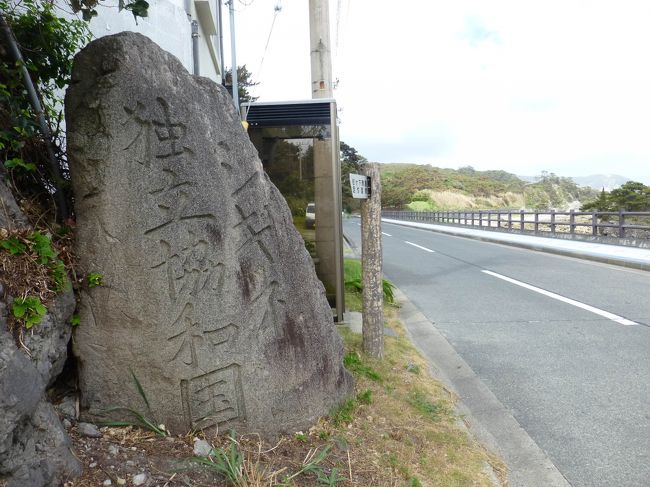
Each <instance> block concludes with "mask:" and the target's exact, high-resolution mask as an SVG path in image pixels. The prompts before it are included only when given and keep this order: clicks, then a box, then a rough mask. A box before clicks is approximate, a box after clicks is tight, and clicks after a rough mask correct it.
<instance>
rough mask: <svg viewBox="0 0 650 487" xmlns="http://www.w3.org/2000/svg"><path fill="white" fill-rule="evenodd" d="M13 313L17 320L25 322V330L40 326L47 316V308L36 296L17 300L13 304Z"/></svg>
mask: <svg viewBox="0 0 650 487" xmlns="http://www.w3.org/2000/svg"><path fill="white" fill-rule="evenodd" d="M11 311H12V313H13V315H14V316H15V317H16V318H19V319H23V320H24V322H25V328H27V329H30V328H31V327H32V326H34V325H38V324H39V323H40V322H41V321H43V318H44V317H45V315H46V314H47V308H46V307H45V306H44V305H43V303H41V300H40V299H38V297H36V296H28V297H26V298H16V299H15V300H14V302H13V304H12V307H11Z"/></svg>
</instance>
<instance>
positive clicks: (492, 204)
mask: <svg viewBox="0 0 650 487" xmlns="http://www.w3.org/2000/svg"><path fill="white" fill-rule="evenodd" d="M379 170H380V174H381V181H382V204H383V205H384V207H387V208H411V209H414V210H462V209H469V208H477V209H489V208H538V209H549V208H556V209H568V208H579V207H580V205H581V204H584V203H586V202H589V201H592V200H595V199H596V197H597V196H598V191H596V190H594V189H591V188H589V187H579V186H578V185H577V184H576V183H575V182H574V181H573V180H572V179H571V178H564V177H559V176H556V175H555V174H553V173H547V172H544V173H543V174H542V175H541V176H539V177H536V178H531V179H532V180H533V182H529V181H524V180H522V178H521V177H518V176H516V175H514V174H511V173H508V172H506V171H477V170H475V169H474V168H472V167H471V166H466V167H461V168H460V169H447V168H439V167H433V166H431V165H417V164H380V165H379ZM527 179H528V178H527Z"/></svg>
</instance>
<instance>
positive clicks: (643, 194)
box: [582, 181, 650, 211]
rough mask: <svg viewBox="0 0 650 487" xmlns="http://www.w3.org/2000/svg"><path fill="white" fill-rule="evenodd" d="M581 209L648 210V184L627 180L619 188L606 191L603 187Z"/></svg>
mask: <svg viewBox="0 0 650 487" xmlns="http://www.w3.org/2000/svg"><path fill="white" fill-rule="evenodd" d="M582 210H583V211H591V210H595V211H619V210H625V211H650V186H646V185H645V184H643V183H639V182H636V181H628V182H626V183H625V184H623V185H622V186H621V187H620V188H616V189H613V190H612V191H611V192H607V191H605V190H604V189H603V190H602V191H601V192H600V193H599V194H598V198H597V199H596V200H594V201H592V202H590V203H587V204H585V205H583V206H582Z"/></svg>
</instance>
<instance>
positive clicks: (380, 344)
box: [350, 163, 384, 359]
mask: <svg viewBox="0 0 650 487" xmlns="http://www.w3.org/2000/svg"><path fill="white" fill-rule="evenodd" d="M364 172H365V173H366V174H365V175H359V174H350V186H351V187H352V197H353V198H358V199H364V200H366V201H362V202H361V273H362V282H363V293H362V299H363V305H362V306H363V308H362V309H363V326H362V333H363V351H364V352H365V353H367V354H369V355H371V356H372V357H375V358H379V359H381V358H383V356H384V300H383V298H384V296H383V285H382V258H381V182H380V179H379V168H378V166H377V164H373V163H370V164H367V165H366V166H365V171H364ZM373 185H374V188H373Z"/></svg>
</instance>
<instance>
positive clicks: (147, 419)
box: [99, 371, 169, 437]
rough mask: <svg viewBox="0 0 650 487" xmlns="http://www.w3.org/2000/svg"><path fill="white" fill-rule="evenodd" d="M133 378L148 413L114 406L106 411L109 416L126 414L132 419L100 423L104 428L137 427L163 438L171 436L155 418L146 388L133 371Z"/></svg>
mask: <svg viewBox="0 0 650 487" xmlns="http://www.w3.org/2000/svg"><path fill="white" fill-rule="evenodd" d="M131 378H132V379H133V385H134V386H135V390H136V391H137V393H138V395H139V396H140V398H141V399H142V401H143V402H144V405H145V408H146V412H144V413H143V412H141V411H138V410H136V409H133V408H129V407H125V406H113V407H110V408H108V409H106V410H105V411H104V412H105V413H107V414H110V413H114V412H121V415H123V414H124V413H126V414H127V415H129V416H130V417H131V419H128V420H120V421H101V422H99V423H100V424H102V425H103V426H137V427H139V428H143V429H145V430H148V431H151V432H152V433H155V434H156V435H158V436H162V437H164V436H169V432H168V431H167V428H165V425H164V424H160V423H159V422H158V421H156V420H155V418H154V417H153V413H152V411H151V406H150V405H149V400H148V399H147V395H146V394H145V391H144V388H143V387H142V384H140V381H139V380H138V378H137V377H136V375H135V373H133V371H131Z"/></svg>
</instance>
